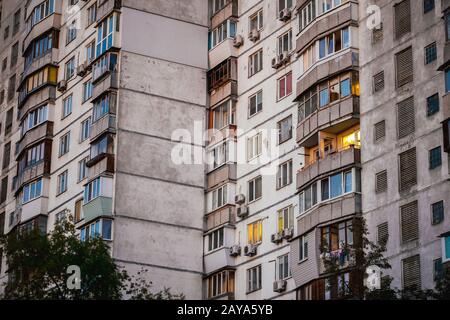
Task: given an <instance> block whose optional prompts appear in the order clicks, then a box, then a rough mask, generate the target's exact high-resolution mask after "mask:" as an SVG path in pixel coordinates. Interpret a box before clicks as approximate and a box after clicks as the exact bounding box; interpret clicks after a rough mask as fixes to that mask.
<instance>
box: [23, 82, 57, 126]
mask: <svg viewBox="0 0 450 320" xmlns="http://www.w3.org/2000/svg"><path fill="white" fill-rule="evenodd" d="M55 99H56V87H55V86H46V87H45V88H43V89H40V90H39V91H36V92H34V93H33V94H31V95H30V96H28V97H27V99H26V101H25V102H24V103H23V105H22V106H21V107H20V109H19V118H20V119H21V120H22V118H23V116H24V115H25V114H26V113H27V112H28V111H29V110H30V109H31V108H34V107H35V106H37V105H39V104H41V103H44V102H46V101H54V100H55ZM20 103H21V102H20V101H19V104H20Z"/></svg>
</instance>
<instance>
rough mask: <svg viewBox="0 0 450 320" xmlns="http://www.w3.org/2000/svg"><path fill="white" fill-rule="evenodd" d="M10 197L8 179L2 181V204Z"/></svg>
mask: <svg viewBox="0 0 450 320" xmlns="http://www.w3.org/2000/svg"><path fill="white" fill-rule="evenodd" d="M7 195H8V177H4V178H3V179H2V185H1V190H0V203H4V202H5V201H6V196H7Z"/></svg>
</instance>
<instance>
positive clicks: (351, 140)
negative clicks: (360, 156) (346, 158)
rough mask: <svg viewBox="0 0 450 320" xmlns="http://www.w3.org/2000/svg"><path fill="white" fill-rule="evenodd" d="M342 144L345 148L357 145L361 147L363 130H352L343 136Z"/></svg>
mask: <svg viewBox="0 0 450 320" xmlns="http://www.w3.org/2000/svg"><path fill="white" fill-rule="evenodd" d="M342 146H343V148H344V149H345V148H348V147H356V148H360V147H361V131H360V130H358V131H355V132H352V133H351V134H349V135H347V136H345V137H343V138H342Z"/></svg>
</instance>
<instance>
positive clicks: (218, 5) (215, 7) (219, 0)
mask: <svg viewBox="0 0 450 320" xmlns="http://www.w3.org/2000/svg"><path fill="white" fill-rule="evenodd" d="M227 4H228V0H210V1H209V8H210V16H213V15H214V14H215V13H217V12H218V11H220V10H222V9H223V8H224V7H225V6H226V5H227Z"/></svg>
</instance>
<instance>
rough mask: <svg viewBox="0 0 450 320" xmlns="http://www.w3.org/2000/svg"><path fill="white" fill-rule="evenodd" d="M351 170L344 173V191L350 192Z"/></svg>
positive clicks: (351, 189)
mask: <svg viewBox="0 0 450 320" xmlns="http://www.w3.org/2000/svg"><path fill="white" fill-rule="evenodd" d="M352 191H353V188H352V172H351V171H350V172H347V173H345V193H348V192H352Z"/></svg>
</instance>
